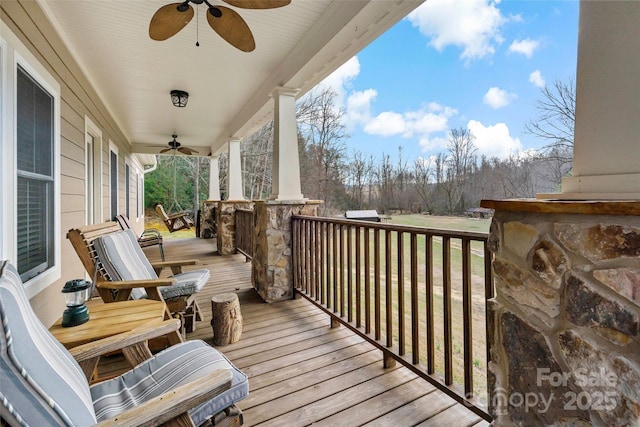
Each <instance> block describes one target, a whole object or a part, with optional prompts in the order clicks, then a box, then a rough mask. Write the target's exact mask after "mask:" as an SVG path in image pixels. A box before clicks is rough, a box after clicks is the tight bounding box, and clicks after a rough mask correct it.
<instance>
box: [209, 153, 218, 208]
mask: <svg viewBox="0 0 640 427" xmlns="http://www.w3.org/2000/svg"><path fill="white" fill-rule="evenodd" d="M218 160H219V157H218V156H212V157H211V158H209V200H220V163H219V162H218Z"/></svg>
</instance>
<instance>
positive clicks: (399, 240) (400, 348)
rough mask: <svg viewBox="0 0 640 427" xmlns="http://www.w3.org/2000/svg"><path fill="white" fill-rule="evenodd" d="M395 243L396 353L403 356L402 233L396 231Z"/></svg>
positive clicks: (404, 351)
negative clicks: (396, 275) (396, 290)
mask: <svg viewBox="0 0 640 427" xmlns="http://www.w3.org/2000/svg"><path fill="white" fill-rule="evenodd" d="M396 243H397V246H398V247H397V248H396V249H397V251H398V259H397V260H396V262H397V264H398V353H399V354H400V356H404V355H405V353H406V350H405V330H404V233H403V232H402V231H397V232H396Z"/></svg>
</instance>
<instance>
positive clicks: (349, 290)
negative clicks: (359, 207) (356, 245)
mask: <svg viewBox="0 0 640 427" xmlns="http://www.w3.org/2000/svg"><path fill="white" fill-rule="evenodd" d="M351 232H352V230H351V227H349V226H347V321H349V322H353V278H352V277H351V276H352V275H353V271H352V270H353V254H352V253H351V252H353V246H352V245H353V238H352V237H351Z"/></svg>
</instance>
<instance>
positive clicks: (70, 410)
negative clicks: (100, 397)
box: [0, 261, 96, 426]
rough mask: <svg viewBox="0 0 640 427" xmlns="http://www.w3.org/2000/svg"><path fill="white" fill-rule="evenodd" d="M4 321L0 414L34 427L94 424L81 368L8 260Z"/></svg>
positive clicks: (0, 275) (2, 272)
mask: <svg viewBox="0 0 640 427" xmlns="http://www.w3.org/2000/svg"><path fill="white" fill-rule="evenodd" d="M61 298H62V296H61ZM0 317H1V320H2V326H1V327H0V414H3V413H4V415H3V416H4V417H8V418H9V419H14V420H15V421H16V422H17V423H18V424H23V425H32V426H52V425H68V426H71V425H74V426H89V425H93V424H95V422H96V418H95V415H94V411H93V405H92V400H91V394H90V392H89V386H88V384H87V380H86V378H85V376H84V374H83V373H82V370H81V369H80V366H79V365H78V364H77V363H76V361H75V360H74V359H73V357H72V356H71V355H70V354H69V352H68V351H67V350H66V349H65V348H64V347H62V345H60V343H59V342H58V341H57V340H56V339H55V338H54V337H53V336H52V335H51V334H50V333H49V331H48V330H47V328H45V327H44V325H43V324H42V323H41V322H40V320H39V319H38V317H37V316H36V315H35V313H34V312H33V310H32V309H31V305H30V304H29V300H28V299H27V297H26V295H25V293H24V289H23V284H22V281H21V280H20V276H19V275H18V273H17V271H16V270H15V268H14V267H13V266H12V265H11V264H9V263H7V262H6V261H2V262H0Z"/></svg>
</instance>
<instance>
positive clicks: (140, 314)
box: [49, 299, 165, 348]
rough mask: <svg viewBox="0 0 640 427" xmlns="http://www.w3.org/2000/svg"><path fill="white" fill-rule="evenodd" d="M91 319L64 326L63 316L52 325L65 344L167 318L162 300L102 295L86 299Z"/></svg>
mask: <svg viewBox="0 0 640 427" xmlns="http://www.w3.org/2000/svg"><path fill="white" fill-rule="evenodd" d="M86 305H87V307H88V308H89V321H88V322H86V323H83V324H82V325H78V326H72V327H69V328H63V327H62V325H61V323H62V318H60V319H58V320H57V321H56V323H54V324H53V326H51V328H49V331H50V332H51V333H52V334H53V336H54V337H56V339H57V340H58V341H60V343H62V345H64V346H65V347H66V348H73V347H76V346H79V345H81V344H86V343H88V342H92V341H96V340H99V339H102V338H107V337H110V336H113V335H117V334H120V333H123V332H129V331H131V330H133V329H135V328H137V327H138V326H142V325H144V324H146V323H149V322H150V321H152V320H157V319H160V320H162V319H164V310H165V305H164V302H162V301H155V300H148V299H139V300H131V301H119V302H111V303H108V304H105V303H104V302H102V301H101V300H99V299H94V300H91V301H87V303H86Z"/></svg>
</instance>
